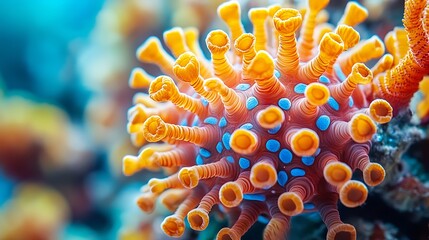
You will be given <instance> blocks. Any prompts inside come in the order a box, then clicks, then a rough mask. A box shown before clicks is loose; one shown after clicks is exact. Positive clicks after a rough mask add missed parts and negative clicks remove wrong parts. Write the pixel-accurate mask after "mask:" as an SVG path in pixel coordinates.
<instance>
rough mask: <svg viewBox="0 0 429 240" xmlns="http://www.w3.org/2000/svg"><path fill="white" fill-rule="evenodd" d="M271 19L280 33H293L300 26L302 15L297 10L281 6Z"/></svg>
mask: <svg viewBox="0 0 429 240" xmlns="http://www.w3.org/2000/svg"><path fill="white" fill-rule="evenodd" d="M273 21H274V27H275V28H276V29H277V31H279V32H280V33H281V34H294V33H295V31H296V30H297V29H298V28H299V27H300V26H301V23H302V16H301V14H300V13H299V11H298V10H295V9H292V8H282V9H280V10H278V11H277V12H276V14H275V15H274V18H273Z"/></svg>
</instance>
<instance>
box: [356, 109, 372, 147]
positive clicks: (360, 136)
mask: <svg viewBox="0 0 429 240" xmlns="http://www.w3.org/2000/svg"><path fill="white" fill-rule="evenodd" d="M376 131H377V126H376V125H375V123H374V122H373V121H372V120H371V118H370V117H369V116H367V115H365V114H363V113H358V114H356V115H354V116H353V118H352V119H351V120H350V136H351V137H352V139H353V140H354V141H355V142H357V143H364V142H367V141H369V140H371V138H372V136H373V135H374V134H375V133H376Z"/></svg>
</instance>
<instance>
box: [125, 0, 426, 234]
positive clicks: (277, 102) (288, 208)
mask: <svg viewBox="0 0 429 240" xmlns="http://www.w3.org/2000/svg"><path fill="white" fill-rule="evenodd" d="M328 2H329V1H328V0H309V9H308V10H307V11H306V14H305V16H302V15H301V14H300V12H299V11H297V10H294V9H291V8H281V7H280V6H271V7H269V8H257V9H252V10H250V12H249V18H250V21H251V22H252V24H253V26H254V30H253V33H245V32H244V28H243V25H242V23H241V12H240V6H239V4H238V3H237V2H234V1H231V2H227V3H224V4H222V5H220V6H219V8H218V14H219V16H220V18H221V19H222V20H223V21H224V22H225V23H226V25H227V26H228V28H229V31H230V33H229V34H227V33H225V32H223V31H221V30H214V31H211V32H210V33H209V34H208V36H207V38H206V44H207V47H208V49H209V51H210V54H211V60H207V59H205V58H204V56H203V55H202V54H201V52H202V51H201V49H200V46H199V45H198V39H197V37H196V36H197V32H196V30H195V29H180V28H174V29H172V30H170V31H167V32H166V33H165V34H164V41H165V43H166V45H167V46H168V48H169V49H170V51H171V53H172V55H173V56H174V57H173V56H170V55H169V54H168V53H167V52H166V51H165V50H164V49H163V48H162V46H161V44H160V41H159V40H158V39H157V38H154V37H152V38H149V39H148V40H147V41H146V42H145V43H144V44H143V45H142V46H141V47H140V48H139V49H138V51H137V56H138V58H139V59H140V60H141V61H143V62H148V63H154V64H156V65H158V66H159V67H160V68H161V70H163V71H164V72H165V74H166V75H162V76H159V77H156V78H155V77H152V76H149V75H148V74H147V73H146V72H144V71H143V70H142V69H136V70H134V71H133V73H132V76H131V79H130V85H131V87H143V88H148V94H140V95H138V96H136V98H135V99H134V100H135V103H136V105H135V106H134V107H132V108H131V109H130V111H129V114H128V118H129V124H128V131H129V132H130V134H131V136H132V139H133V140H134V143H135V144H136V145H140V146H141V145H143V144H145V142H160V141H162V142H164V143H156V144H147V145H145V146H144V147H143V148H142V150H141V152H140V154H139V155H138V156H126V157H125V158H124V161H123V162H124V164H123V167H124V169H123V170H124V173H125V174H126V175H131V174H134V173H135V172H137V171H139V170H142V169H149V170H157V169H159V168H167V169H169V171H170V172H172V174H171V175H170V176H168V177H166V178H164V179H152V180H150V181H149V183H148V184H147V185H145V186H144V187H143V188H142V195H141V196H140V198H139V199H138V204H139V206H140V207H141V209H142V210H144V211H147V212H150V211H152V210H153V208H154V206H155V203H156V200H157V199H158V198H160V199H161V203H163V204H164V205H166V207H167V208H168V209H170V210H172V211H173V212H174V213H173V214H172V215H171V216H169V217H167V218H166V219H165V220H164V221H163V223H162V224H161V227H162V230H163V231H164V232H165V233H166V234H167V235H169V236H173V237H179V236H181V235H182V234H183V233H184V229H185V224H184V219H185V218H186V217H187V219H188V221H189V224H190V227H191V228H192V229H194V230H197V231H202V230H204V229H206V228H207V226H208V224H209V221H210V217H209V214H210V212H211V211H212V209H213V207H214V206H215V205H222V206H224V208H221V209H223V211H225V212H227V213H228V214H229V215H230V216H231V219H232V226H231V227H230V228H223V229H221V230H220V231H219V233H218V235H217V239H240V237H241V236H242V235H243V234H244V233H245V232H246V231H247V230H248V229H249V228H250V227H251V226H252V225H253V223H254V222H255V221H257V219H258V216H260V215H262V216H264V217H267V218H269V219H270V220H269V222H268V224H267V227H266V230H265V232H264V238H265V239H281V238H285V235H286V233H287V231H288V229H289V223H290V217H292V216H295V215H298V214H300V213H302V212H305V211H318V212H319V213H320V215H321V217H322V219H323V221H324V222H325V224H326V226H327V227H328V234H327V238H328V239H355V238H356V231H355V229H354V227H353V226H351V225H349V224H346V223H343V222H342V221H341V219H340V215H339V212H338V210H337V201H338V199H339V200H340V202H341V203H342V204H343V205H345V206H347V207H358V206H360V205H362V204H363V203H364V202H365V200H366V198H367V194H368V190H367V186H376V185H378V184H380V183H381V182H382V181H383V179H384V176H385V171H384V169H383V167H382V166H381V165H379V164H376V163H371V162H370V160H369V157H368V151H369V149H370V145H371V138H372V136H373V135H374V134H375V132H376V129H377V124H385V123H387V122H389V121H390V119H391V118H392V116H393V114H394V110H393V108H392V105H391V104H390V103H389V101H391V103H393V107H402V106H403V104H404V103H405V101H408V100H406V99H401V100H394V99H393V98H392V97H394V98H395V99H396V97H398V96H402V95H404V94H405V93H404V91H410V93H411V91H414V90H413V89H414V88H413V87H409V86H408V85H407V84H408V82H409V81H411V78H412V81H413V83H414V82H418V81H419V79H417V78H416V77H420V76H421V77H423V75H422V74H424V73H426V70H427V66H426V65H427V64H428V63H426V62H425V60H424V59H426V60H427V58H426V55H427V52H428V51H426V50H425V49H426V45H427V44H428V42H427V34H426V32H425V31H423V30H422V32H420V33H423V34H420V35H419V34H417V33H416V32H415V31H418V29H415V28H416V24H415V23H420V25H418V24H417V28H419V27H420V28H422V29H424V30H427V28H426V26H424V25H423V24H424V23H426V22H427V21H426V22H422V21H421V18H419V16H420V17H422V16H423V11H424V9H426V12H427V9H428V8H427V2H426V0H409V1H407V4H406V14H405V20H404V23H406V28H405V30H403V31H402V30H395V31H394V34H395V35H392V36H394V40H391V39H390V38H389V37H388V38H387V39H386V43H387V44H388V46H387V48H388V50H389V51H390V50H392V49H395V51H393V52H392V55H393V56H392V55H384V56H383V57H382V55H383V54H384V49H385V48H384V45H383V42H382V41H381V40H380V39H379V38H377V37H372V38H370V39H368V40H363V41H360V37H359V33H358V32H356V30H354V29H353V26H354V25H356V24H359V23H360V22H362V21H364V20H365V18H366V16H367V12H366V10H365V9H363V8H362V7H361V6H360V5H358V4H356V3H355V2H351V3H349V4H348V5H347V8H346V11H345V13H344V16H343V17H342V18H341V20H340V22H339V24H338V26H337V27H336V28H335V29H334V28H331V27H326V26H324V24H320V20H319V21H318V20H317V19H318V18H317V17H318V14H319V13H320V12H323V11H322V10H323V8H324V7H325V6H326V5H327V4H328ZM417 6H418V7H417ZM323 13H325V12H323ZM325 14H326V13H325ZM425 17H426V15H425ZM409 22H411V23H412V24H409ZM301 25H302V26H301ZM299 29H300V30H299ZM298 31H300V36H299V38H298V39H297V37H296V36H297V32H298ZM319 35H320V36H319ZM406 36H408V38H409V41H408V42H409V43H410V47H409V48H407V49H408V50H406V51H404V50H403V48H404V47H407V46H408V42H407V41H406V39H407V38H406ZM404 39H405V40H404ZM359 41H360V42H359ZM389 44H390V45H389ZM425 44H426V45H425ZM346 50H347V51H346ZM344 51H345V52H344ZM425 54H426V55H425ZM378 57H382V58H381V59H380V61H379V62H378V63H377V65H375V66H374V67H373V68H372V69H369V68H368V67H367V66H366V65H365V62H366V61H369V60H371V59H373V58H378ZM398 59H401V60H398ZM210 61H211V64H210ZM408 63H412V65H409V64H408ZM386 71H387V72H386ZM401 71H405V72H401ZM410 71H411V72H410ZM410 74H418V75H419V76H414V75H410ZM374 76H376V78H377V79H378V80H379V81H376V82H373V78H374ZM405 81H407V84H405ZM407 94H408V93H407ZM374 96H381V97H382V98H386V99H387V100H388V101H386V100H383V99H371V98H373V97H374ZM404 96H405V95H404ZM368 99H371V100H372V101H371V102H370V103H369V102H368ZM356 169H359V170H361V171H362V172H363V180H364V182H365V184H364V183H362V182H360V181H358V180H352V173H353V171H354V170H356Z"/></svg>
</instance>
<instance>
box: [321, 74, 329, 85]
mask: <svg viewBox="0 0 429 240" xmlns="http://www.w3.org/2000/svg"><path fill="white" fill-rule="evenodd" d="M319 82H321V83H326V84H328V83H331V80H329V78H327V77H326V76H323V75H322V76H320V78H319Z"/></svg>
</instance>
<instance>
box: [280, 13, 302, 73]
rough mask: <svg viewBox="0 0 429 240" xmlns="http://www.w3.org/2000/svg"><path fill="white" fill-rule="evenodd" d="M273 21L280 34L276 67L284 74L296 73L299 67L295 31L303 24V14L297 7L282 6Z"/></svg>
mask: <svg viewBox="0 0 429 240" xmlns="http://www.w3.org/2000/svg"><path fill="white" fill-rule="evenodd" d="M273 21H274V27H275V28H276V30H277V31H278V32H279V35H280V37H279V47H278V50H277V59H276V68H277V69H278V70H279V71H280V73H281V74H282V75H287V74H289V75H295V74H296V73H297V72H298V67H299V56H298V50H297V47H296V37H295V32H296V30H297V29H298V28H299V27H300V26H301V23H302V17H301V14H300V13H299V11H297V10H295V9H291V8H282V9H280V10H278V11H277V12H276V14H275V15H274V18H273Z"/></svg>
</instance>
